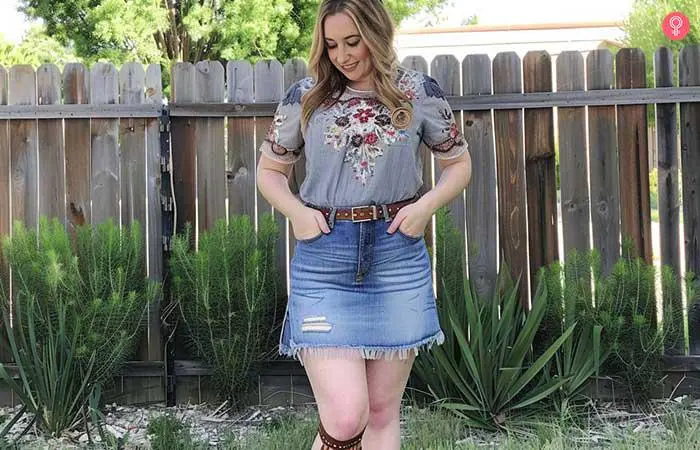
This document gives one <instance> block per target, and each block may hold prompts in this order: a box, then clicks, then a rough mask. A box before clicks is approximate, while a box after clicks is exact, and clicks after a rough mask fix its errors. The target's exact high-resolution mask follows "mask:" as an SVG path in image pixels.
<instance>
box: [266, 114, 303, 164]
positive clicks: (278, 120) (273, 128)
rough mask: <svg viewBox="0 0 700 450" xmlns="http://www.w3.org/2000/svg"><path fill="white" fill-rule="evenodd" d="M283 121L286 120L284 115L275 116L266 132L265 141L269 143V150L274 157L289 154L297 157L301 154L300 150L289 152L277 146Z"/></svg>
mask: <svg viewBox="0 0 700 450" xmlns="http://www.w3.org/2000/svg"><path fill="white" fill-rule="evenodd" d="M285 120H287V115H286V114H279V113H278V114H275V117H274V118H273V119H272V124H271V125H270V128H269V129H268V131H267V136H265V140H266V141H267V142H269V143H270V148H271V149H272V151H273V152H274V153H275V154H276V155H279V156H285V155H286V154H287V153H291V154H293V155H294V156H298V155H299V154H300V153H301V150H300V149H294V150H289V149H287V148H286V147H284V146H282V145H280V144H279V141H280V127H281V126H282V124H283V123H284V121H285Z"/></svg>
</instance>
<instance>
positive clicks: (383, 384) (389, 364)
mask: <svg viewBox="0 0 700 450" xmlns="http://www.w3.org/2000/svg"><path fill="white" fill-rule="evenodd" d="M414 359H415V355H414V354H411V356H410V357H409V358H408V359H406V360H381V359H380V360H376V361H367V389H368V392H369V422H368V424H367V430H366V431H365V435H364V438H363V440H362V448H363V450H399V448H400V446H401V430H400V426H399V420H400V414H401V399H402V398H403V393H404V390H405V389H406V383H407V382H408V376H409V375H410V373H411V366H412V365H413V360H414Z"/></svg>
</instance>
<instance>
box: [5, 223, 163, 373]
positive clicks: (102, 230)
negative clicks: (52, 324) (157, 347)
mask: <svg viewBox="0 0 700 450" xmlns="http://www.w3.org/2000/svg"><path fill="white" fill-rule="evenodd" d="M3 244H4V255H6V257H7V260H8V262H9V265H10V267H11V268H12V274H13V275H12V279H13V281H14V284H13V290H14V291H15V295H17V296H18V297H17V298H18V299H29V298H32V299H34V300H35V301H36V309H37V310H40V311H41V312H42V314H40V315H39V316H38V318H37V320H42V321H43V320H45V319H44V318H45V317H54V316H55V313H56V312H57V311H58V308H59V307H60V306H65V307H66V314H67V320H66V326H67V327H69V329H68V335H70V336H72V335H73V332H74V330H73V328H75V329H77V330H79V335H78V336H76V338H75V344H76V347H75V348H73V349H72V351H73V354H74V356H75V358H77V359H78V361H87V360H89V359H90V357H91V356H92V354H93V353H94V354H95V363H94V369H93V372H92V374H91V377H92V381H95V382H100V383H103V384H109V383H111V382H112V378H113V377H114V375H115V374H116V373H117V371H118V370H119V368H120V367H121V366H122V365H123V364H124V362H125V361H127V360H128V358H129V357H130V356H131V355H132V354H133V353H134V350H135V345H136V343H137V342H138V339H139V337H140V335H141V333H142V332H143V330H144V327H145V320H144V317H145V312H146V310H147V308H148V305H149V304H150V303H151V302H153V300H154V299H155V298H156V295H157V294H158V289H159V286H158V284H157V283H154V282H151V281H149V280H147V279H146V277H145V259H144V252H143V248H142V240H141V229H140V226H139V224H138V223H134V224H133V225H131V226H130V227H124V228H120V227H119V226H117V225H115V224H114V223H113V222H112V221H106V222H104V223H101V224H99V225H97V226H95V227H92V226H90V225H85V226H81V227H78V229H77V233H76V236H75V246H74V245H73V244H72V242H71V237H70V235H69V234H68V232H66V230H65V228H64V226H63V224H61V223H60V222H59V221H58V220H57V219H53V220H51V221H48V220H47V219H45V218H42V219H41V221H40V225H39V231H38V233H37V232H36V231H34V230H30V229H27V228H26V227H25V226H24V225H23V224H22V223H20V222H17V223H15V225H14V227H13V234H12V236H7V237H6V238H5V240H4V243H3ZM6 294H7V288H6V287H5V288H0V296H1V298H2V305H1V306H2V308H3V310H6V311H8V312H9V308H10V305H9V298H8V296H7V295H6ZM15 303H16V302H15ZM47 329H48V328H47V325H46V324H45V323H43V322H40V323H39V324H38V326H37V333H38V335H37V339H38V340H39V342H42V339H43V338H44V337H45V334H44V333H45V330H47Z"/></svg>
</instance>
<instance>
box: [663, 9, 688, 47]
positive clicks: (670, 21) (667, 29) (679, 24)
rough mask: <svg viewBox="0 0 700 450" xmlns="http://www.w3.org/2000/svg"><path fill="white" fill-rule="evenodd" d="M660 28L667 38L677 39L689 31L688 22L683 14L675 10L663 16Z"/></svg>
mask: <svg viewBox="0 0 700 450" xmlns="http://www.w3.org/2000/svg"><path fill="white" fill-rule="evenodd" d="M661 28H662V29H663V31H664V34H665V35H666V36H667V37H668V38H669V39H671V40H674V41H678V40H681V39H683V38H684V37H686V35H687V34H688V32H689V31H690V22H689V21H688V17H686V15H685V14H683V13H681V12H678V11H675V12H672V13H670V14H668V15H667V16H666V17H665V18H664V22H663V25H662V27H661Z"/></svg>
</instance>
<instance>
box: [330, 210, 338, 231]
mask: <svg viewBox="0 0 700 450" xmlns="http://www.w3.org/2000/svg"><path fill="white" fill-rule="evenodd" d="M335 214H336V207H335V206H334V207H332V208H331V212H329V213H328V228H330V229H331V230H332V229H333V227H334V226H335Z"/></svg>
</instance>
